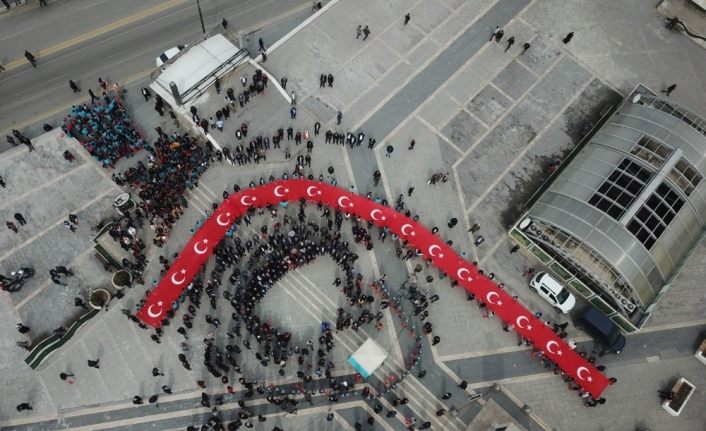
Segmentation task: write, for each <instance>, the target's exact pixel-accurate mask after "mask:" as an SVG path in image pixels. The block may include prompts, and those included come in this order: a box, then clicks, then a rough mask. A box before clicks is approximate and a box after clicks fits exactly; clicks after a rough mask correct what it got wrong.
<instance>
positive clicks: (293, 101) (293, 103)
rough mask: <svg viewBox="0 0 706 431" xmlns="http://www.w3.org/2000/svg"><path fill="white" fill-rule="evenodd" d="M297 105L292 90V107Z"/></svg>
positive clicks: (295, 96)
mask: <svg viewBox="0 0 706 431" xmlns="http://www.w3.org/2000/svg"><path fill="white" fill-rule="evenodd" d="M296 104H297V95H296V94H294V90H292V105H296Z"/></svg>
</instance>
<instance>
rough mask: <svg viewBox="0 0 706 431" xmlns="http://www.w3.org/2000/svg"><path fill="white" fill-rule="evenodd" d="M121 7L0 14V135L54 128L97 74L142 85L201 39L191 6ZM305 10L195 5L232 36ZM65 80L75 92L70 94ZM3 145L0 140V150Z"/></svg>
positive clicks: (304, 0) (243, 1)
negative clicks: (172, 54) (172, 51)
mask: <svg viewBox="0 0 706 431" xmlns="http://www.w3.org/2000/svg"><path fill="white" fill-rule="evenodd" d="M116 3H117V2H116ZM125 3H126V5H127V7H126V5H125V4H122V2H121V6H122V7H121V8H117V9H116V6H115V3H113V2H110V3H109V4H108V3H106V2H105V0H92V1H90V2H86V1H83V2H71V1H57V2H50V7H48V8H41V9H40V8H37V7H32V6H27V8H28V9H27V10H15V11H12V12H10V13H8V14H3V16H2V17H0V43H3V44H4V45H6V46H7V47H8V48H7V50H6V51H7V52H8V53H9V54H7V53H6V52H3V54H2V55H1V56H0V59H2V64H3V65H4V66H5V67H6V68H7V71H6V72H3V73H2V74H0V135H6V134H8V133H9V132H10V130H11V129H13V128H17V129H19V130H21V131H23V132H24V133H25V134H27V135H28V136H34V135H37V134H39V133H41V126H42V124H43V123H45V122H47V123H49V124H52V125H54V126H56V125H58V124H59V122H60V121H61V118H62V117H63V115H64V114H65V113H66V112H67V111H68V109H69V108H70V107H71V105H73V104H76V103H82V102H83V101H86V100H88V91H87V90H88V88H94V91H96V90H95V89H97V87H98V85H97V79H98V77H99V76H100V77H102V78H103V79H108V80H110V81H118V82H120V83H121V84H122V85H123V87H125V86H126V85H129V84H134V83H136V82H139V81H141V80H144V81H145V82H146V81H147V77H148V75H149V73H151V72H152V71H153V70H154V68H155V58H156V57H157V56H158V55H159V54H160V53H161V52H163V51H165V50H166V49H169V48H170V47H173V46H175V45H177V44H186V43H189V42H191V41H193V40H195V39H196V38H197V37H198V36H199V35H200V34H201V24H200V22H199V17H198V11H197V9H196V5H195V2H193V1H186V0H167V1H164V2H143V3H139V4H138V3H137V2H134V1H132V0H128V1H126V2H125ZM309 5H310V2H309V1H308V0H264V1H262V0H232V1H227V0H203V1H201V8H202V11H203V16H204V23H205V26H206V28H210V27H213V26H218V25H220V22H221V20H222V19H223V18H224V17H225V18H226V19H227V20H228V22H229V26H228V31H229V32H230V33H232V34H233V36H234V39H236V37H235V34H237V32H238V31H239V30H243V31H244V32H245V33H249V32H252V31H254V30H257V29H261V28H267V29H268V31H269V32H270V33H272V34H278V33H282V29H287V28H290V27H291V25H292V20H293V19H303V18H301V15H302V14H307V13H308V6H309ZM57 23H59V24H60V25H57ZM74 23H75V25H73V24H74ZM278 29H279V31H278ZM256 42H257V38H255V40H254V41H253V40H250V41H249V43H250V44H252V43H256ZM25 47H27V48H28V49H31V50H32V52H33V53H35V55H36V57H37V60H38V67H37V68H36V69H33V68H32V67H31V65H29V63H27V62H26V61H24V59H23V58H22V53H23V52H24V49H26V48H25ZM70 79H73V80H74V81H75V82H77V83H78V85H79V87H80V88H82V91H81V92H80V93H77V94H74V93H73V92H72V91H71V90H70V89H69V86H68V81H69V80H70ZM7 148H8V144H7V142H6V141H5V139H4V137H2V138H0V151H4V150H6V149H7Z"/></svg>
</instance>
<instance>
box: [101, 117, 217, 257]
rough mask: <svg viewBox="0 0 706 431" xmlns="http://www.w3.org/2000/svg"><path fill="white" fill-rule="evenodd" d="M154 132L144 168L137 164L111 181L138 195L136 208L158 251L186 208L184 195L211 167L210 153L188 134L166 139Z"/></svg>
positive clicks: (164, 134) (161, 132)
mask: <svg viewBox="0 0 706 431" xmlns="http://www.w3.org/2000/svg"><path fill="white" fill-rule="evenodd" d="M157 131H158V133H159V137H158V138H157V141H156V142H155V143H154V146H150V147H148V148H147V151H148V152H149V153H150V155H149V157H148V160H147V164H145V163H143V162H142V161H139V162H137V165H136V166H133V167H130V168H128V169H127V170H126V171H125V172H123V173H118V174H114V175H113V180H114V181H115V182H116V183H117V184H118V185H120V186H128V187H130V188H131V189H132V190H136V191H137V192H138V193H137V194H138V196H139V197H140V203H139V207H140V208H141V209H142V210H143V211H144V212H145V214H146V215H147V217H148V218H149V222H150V226H151V227H152V229H153V230H154V232H155V236H154V239H153V242H154V244H155V245H157V246H159V247H161V246H163V245H164V243H165V241H166V239H167V237H168V236H169V232H170V231H171V229H172V227H173V225H174V223H175V222H176V221H177V220H178V219H179V217H180V216H181V215H183V214H184V209H185V208H187V207H188V202H187V200H186V196H185V194H186V191H187V189H193V188H194V187H196V186H197V185H198V181H199V178H200V177H201V175H203V173H204V172H205V171H206V169H208V167H209V165H210V163H211V158H212V154H213V150H212V147H211V145H210V144H200V142H199V139H197V138H195V137H192V136H190V135H189V134H188V133H185V134H183V135H182V134H179V133H174V134H171V135H167V134H166V133H164V132H163V131H162V130H161V128H157Z"/></svg>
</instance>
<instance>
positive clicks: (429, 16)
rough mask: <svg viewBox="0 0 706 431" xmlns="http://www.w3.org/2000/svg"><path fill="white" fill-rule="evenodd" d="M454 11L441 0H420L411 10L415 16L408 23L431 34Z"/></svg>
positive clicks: (411, 13)
mask: <svg viewBox="0 0 706 431" xmlns="http://www.w3.org/2000/svg"><path fill="white" fill-rule="evenodd" d="M452 12H453V11H452V9H451V8H449V7H448V6H446V4H444V2H443V1H441V0H429V1H424V2H419V3H417V5H416V6H415V7H414V8H412V10H411V12H410V15H411V16H413V17H414V18H413V19H412V20H410V23H409V24H408V25H411V26H414V27H415V28H417V29H419V30H421V31H422V32H424V33H426V34H429V33H431V32H432V31H433V30H434V29H436V28H438V27H439V25H440V24H441V23H442V22H443V21H444V20H446V19H447V18H448V17H449V15H450V14H451V13H452ZM400 24H401V23H400Z"/></svg>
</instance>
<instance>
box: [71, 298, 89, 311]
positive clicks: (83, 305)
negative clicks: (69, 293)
mask: <svg viewBox="0 0 706 431" xmlns="http://www.w3.org/2000/svg"><path fill="white" fill-rule="evenodd" d="M74 306H76V307H81V308H83V309H86V310H88V306H86V303H85V302H83V299H81V298H78V297H76V298H74Z"/></svg>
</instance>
